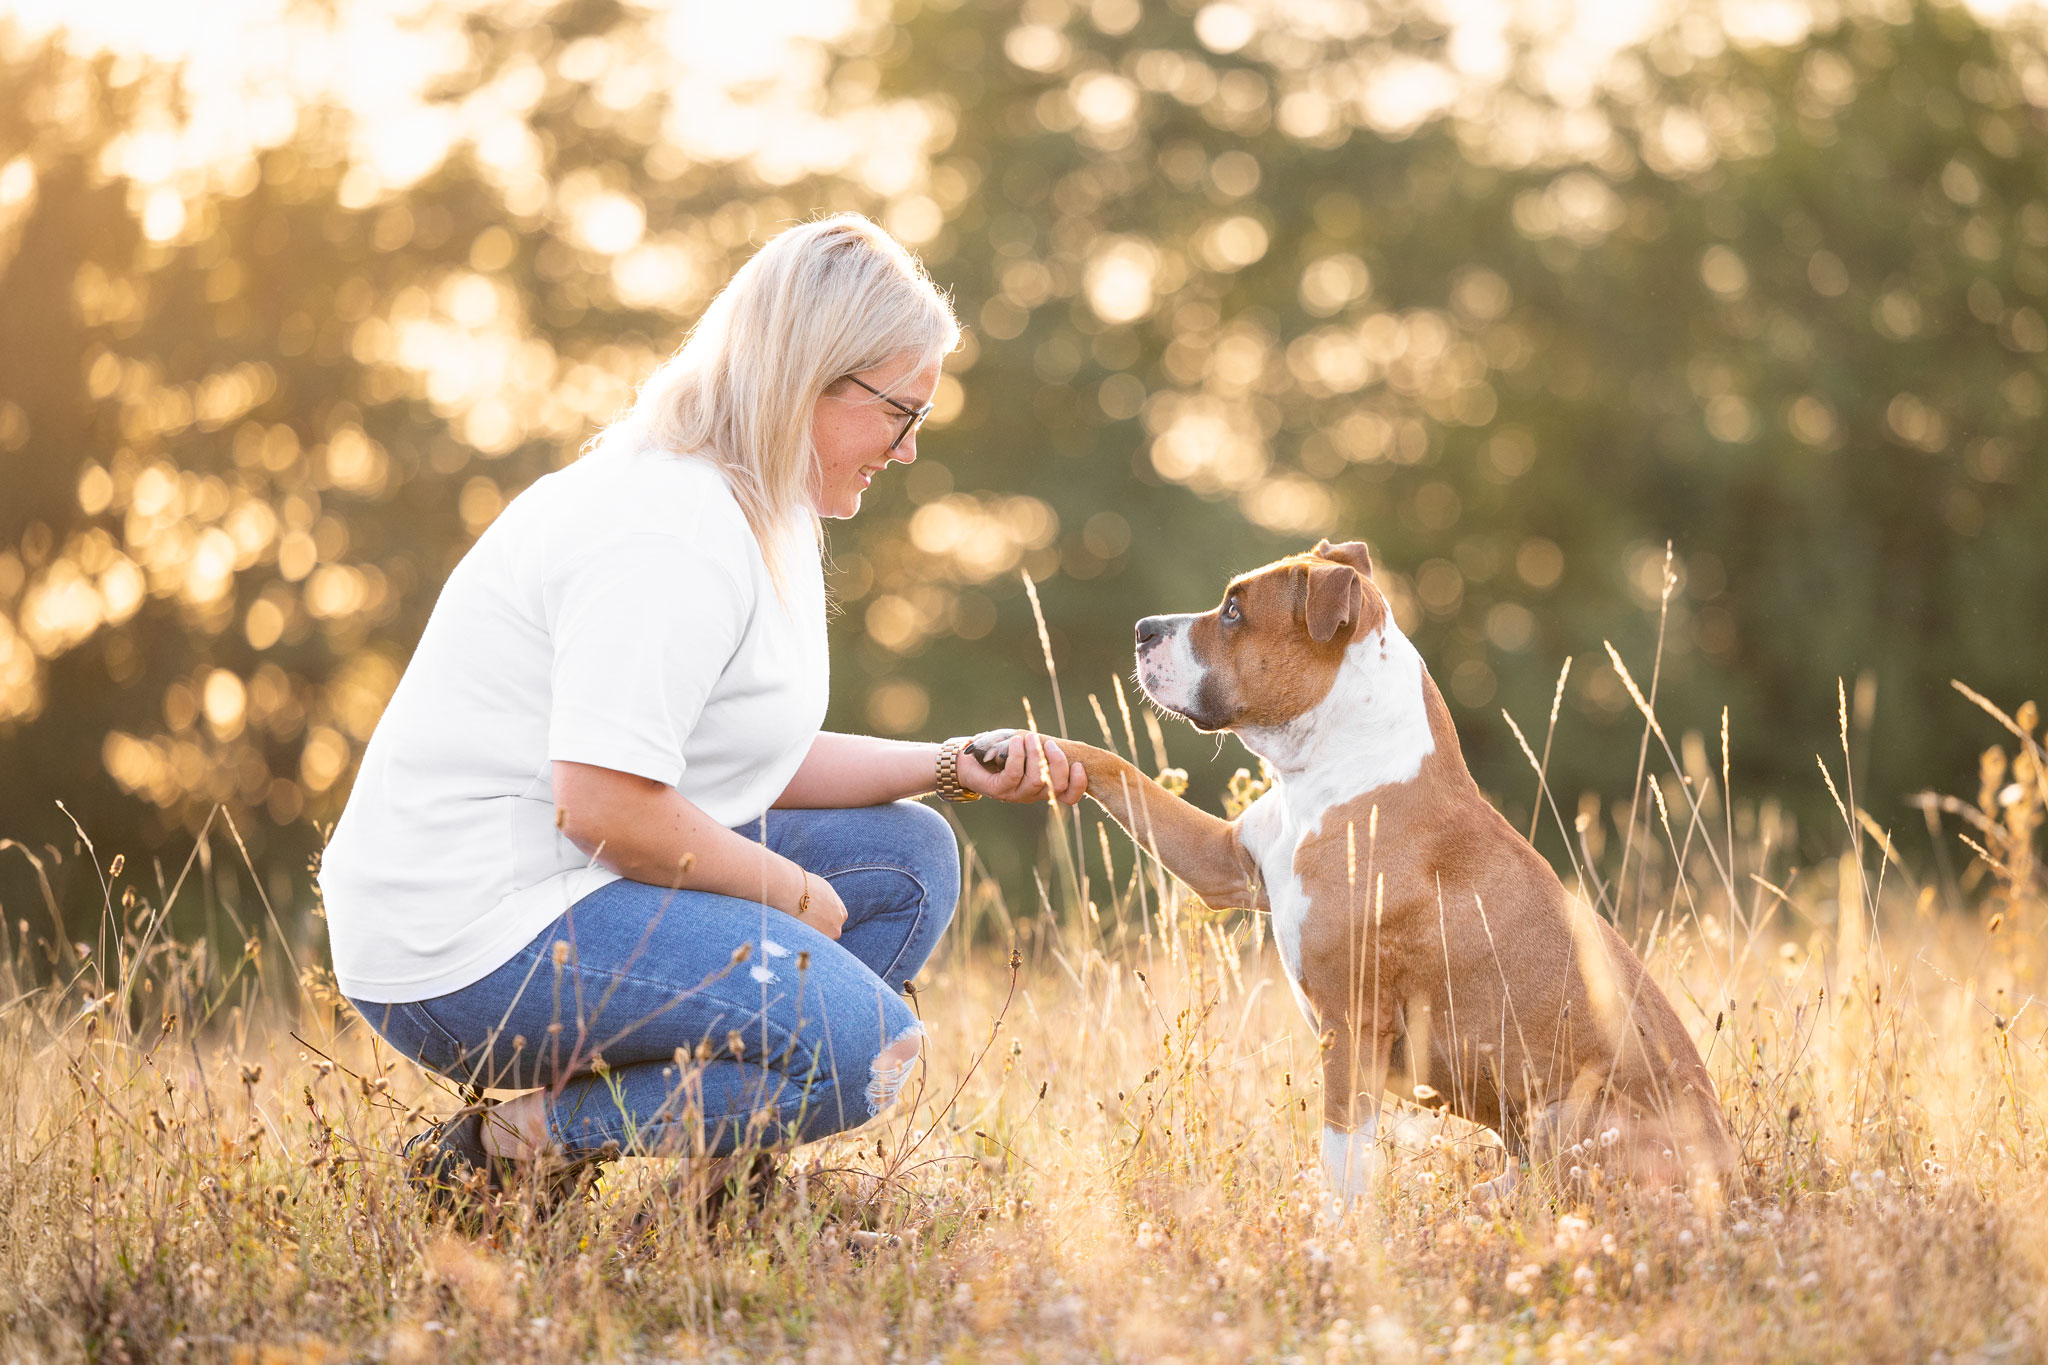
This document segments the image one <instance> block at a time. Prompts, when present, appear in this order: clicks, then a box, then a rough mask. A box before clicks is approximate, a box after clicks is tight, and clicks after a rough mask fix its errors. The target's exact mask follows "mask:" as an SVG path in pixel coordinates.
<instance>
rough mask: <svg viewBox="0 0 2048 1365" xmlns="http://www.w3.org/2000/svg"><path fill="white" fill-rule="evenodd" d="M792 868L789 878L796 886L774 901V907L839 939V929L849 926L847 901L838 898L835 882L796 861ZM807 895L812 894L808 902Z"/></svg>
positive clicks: (827, 936)
mask: <svg viewBox="0 0 2048 1365" xmlns="http://www.w3.org/2000/svg"><path fill="white" fill-rule="evenodd" d="M784 861H789V860H787V859H785V860H784ZM789 867H790V873H791V875H790V876H789V878H788V880H789V881H790V882H791V883H793V889H792V890H791V892H790V894H789V895H788V897H787V898H786V899H784V900H780V901H777V902H776V903H775V908H776V909H777V910H780V911H782V913H784V914H785V915H788V916H789V917H790V918H791V919H793V920H799V921H801V922H802V923H805V924H808V925H810V926H811V928H813V929H816V930H817V931H818V932H819V933H821V934H823V935H824V936H825V937H826V938H838V937H839V931H840V930H841V929H842V928H844V927H845V926H846V902H845V901H842V900H840V899H839V893H838V892H837V891H834V890H833V889H832V883H830V882H828V881H826V880H825V879H824V878H823V877H820V876H819V875H818V874H817V873H815V872H807V871H805V870H804V869H803V868H802V867H801V866H799V865H798V864H797V863H795V862H789ZM806 895H808V896H809V897H810V900H809V901H808V903H807V902H806V901H805V900H804V897H805V896H806Z"/></svg>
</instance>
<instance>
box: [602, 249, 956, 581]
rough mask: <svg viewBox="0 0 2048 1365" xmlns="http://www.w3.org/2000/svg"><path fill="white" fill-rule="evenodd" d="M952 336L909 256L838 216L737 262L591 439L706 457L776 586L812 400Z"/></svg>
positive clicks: (811, 480)
mask: <svg viewBox="0 0 2048 1365" xmlns="http://www.w3.org/2000/svg"><path fill="white" fill-rule="evenodd" d="M959 341H960V324H959V322H958V321H957V320H956V319H955V318H954V316H953V308H952V305H951V303H950V302H948V300H947V299H946V296H945V295H943V294H941V293H940V292H939V290H938V287H937V286H936V285H934V284H933V283H932V280H931V276H929V275H927V274H926V273H925V269H924V266H923V265H922V264H920V263H919V262H918V260H917V258H916V257H914V256H912V255H911V254H910V253H909V252H908V251H906V250H904V248H903V247H902V246H901V245H900V244H898V243H897V241H896V239H895V238H893V237H891V236H890V235H889V234H888V233H887V232H884V231H883V230H882V229H881V228H880V227H878V226H876V225H875V224H874V223H872V222H870V221H868V220H867V219H866V218H863V217H861V216H860V215H859V214H856V213H836V214H833V215H832V216H831V217H829V218H820V219H818V220H817V221H815V222H810V223H804V224H802V225H800V226H798V227H793V228H790V229H788V230H787V231H784V232H782V233H779V234H778V235H777V236H776V237H774V238H773V239H772V240H771V241H770V242H769V243H768V245H766V246H764V247H762V248H761V250H760V251H758V252H756V253H755V254H754V257H753V259H751V260H749V261H748V262H747V263H746V264H745V265H743V266H741V267H740V269H739V273H737V274H736V275H734V276H733V277H732V279H731V281H730V282H728V283H727V284H726V286H725V288H724V289H722V290H720V291H719V294H718V297H717V298H715V299H713V300H712V301H711V306H710V307H708V308H706V309H705V310H704V315H703V316H702V317H700V318H699V319H698V320H697V325H696V326H695V327H693V328H691V329H690V334H689V335H688V336H687V337H686V338H684V340H683V344H682V346H681V347H680V348H679V349H678V350H677V351H676V353H675V354H674V355H672V356H670V357H669V358H668V359H667V360H666V361H663V362H662V364H661V366H660V368H658V369H656V370H655V372H654V373H653V374H652V375H651V376H649V377H648V380H647V383H646V384H645V385H644V386H642V388H641V390H640V396H639V397H638V399H636V400H635V402H634V404H633V408H632V410H631V411H630V412H629V413H627V414H626V416H625V417H624V418H623V419H622V420H621V421H619V422H618V423H616V424H615V425H614V428H613V429H612V430H608V431H607V432H606V433H604V436H603V437H601V438H600V439H606V438H609V437H611V436H613V435H614V433H615V432H616V433H617V434H619V435H626V434H627V432H630V439H634V440H637V441H642V442H645V443H647V444H650V445H653V446H655V447H657V448H659V449H664V450H670V451H674V452H677V453H679V454H695V455H699V456H702V457H703V458H706V459H709V460H711V461H713V462H715V463H716V464H717V465H718V466H719V467H720V468H721V469H722V470H723V471H724V472H725V476H726V481H727V483H728V484H729V485H730V486H731V488H732V492H733V496H734V497H735V498H736V499H737V500H738V501H739V505H740V509H741V510H742V511H743V512H744V513H745V514H746V518H747V524H748V525H749V526H751V527H752V528H753V531H754V538H755V540H757V541H758V542H760V546H761V553H762V556H763V557H764V558H765V559H766V560H767V563H768V570H769V573H770V575H771V576H772V577H773V578H774V580H775V582H776V583H777V584H778V585H779V584H781V582H782V581H783V579H782V565H781V563H780V554H781V551H782V548H783V547H782V546H781V544H780V537H779V536H778V534H777V532H778V531H779V530H780V528H781V527H782V526H783V525H784V524H786V522H787V519H788V517H789V515H790V512H791V511H792V509H794V508H797V507H802V506H806V505H807V504H808V503H809V501H810V500H811V498H812V497H813V496H814V495H815V494H816V492H817V491H818V490H817V488H816V482H817V472H818V471H817V465H818V460H817V451H816V448H815V447H814V446H813V445H812V444H811V414H812V410H813V408H814V407H815V405H816V404H817V401H818V399H819V398H820V396H822V395H823V394H824V392H825V390H826V389H828V388H830V387H831V386H832V385H833V384H835V383H837V382H838V381H839V380H841V379H843V378H845V377H846V376H847V375H849V374H852V373H854V372H856V371H859V370H868V369H873V368H874V367H875V366H877V365H880V364H881V363H883V362H884V361H886V360H889V359H891V358H892V357H895V356H900V355H903V354H905V353H909V354H911V355H914V356H917V357H919V359H918V360H917V363H916V364H915V365H913V366H912V367H911V368H910V369H909V370H907V371H905V372H904V373H903V374H902V375H900V376H897V375H891V376H888V377H887V380H886V382H884V383H883V384H882V385H881V386H880V387H883V388H890V387H892V386H893V385H894V384H896V383H899V382H901V381H902V380H903V379H908V378H909V377H911V376H912V375H914V374H917V373H918V372H919V371H921V370H923V369H925V368H926V367H927V366H929V365H930V364H931V363H932V362H933V361H935V360H937V359H939V358H940V357H941V356H943V355H945V354H946V353H947V352H948V351H951V350H952V349H953V348H954V347H955V346H956V345H958V344H959ZM854 391H855V392H856V393H859V394H860V397H861V399H863V400H865V401H867V402H871V403H879V402H881V401H882V400H881V399H880V398H876V397H873V396H871V395H869V394H866V393H865V392H861V391H860V390H857V389H856V390H854ZM619 428H625V429H627V432H621V431H619V430H618V429H619ZM812 524H813V527H814V528H815V526H816V522H815V521H813V523H812Z"/></svg>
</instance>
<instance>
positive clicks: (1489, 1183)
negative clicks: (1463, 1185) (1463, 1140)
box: [1465, 1159, 1522, 1213]
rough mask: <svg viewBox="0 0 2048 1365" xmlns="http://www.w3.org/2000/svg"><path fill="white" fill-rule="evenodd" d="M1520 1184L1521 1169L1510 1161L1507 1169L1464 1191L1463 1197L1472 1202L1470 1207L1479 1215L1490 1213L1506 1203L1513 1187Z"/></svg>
mask: <svg viewBox="0 0 2048 1365" xmlns="http://www.w3.org/2000/svg"><path fill="white" fill-rule="evenodd" d="M1521 1183H1522V1169H1521V1167H1520V1166H1519V1165H1518V1164H1517V1163H1516V1162H1515V1161H1514V1160H1512V1159H1510V1160H1509V1162H1508V1168H1507V1169H1506V1170H1505V1171H1502V1172H1501V1173H1500V1174H1499V1175H1497V1176H1495V1177H1494V1178H1493V1179H1491V1180H1482V1181H1480V1182H1479V1183H1478V1184H1477V1185H1474V1186H1473V1187H1472V1188H1471V1189H1470V1190H1468V1191H1466V1195H1465V1197H1466V1198H1467V1199H1470V1200H1471V1201H1472V1207H1473V1208H1475V1209H1477V1210H1479V1211H1480V1212H1481V1213H1491V1212H1493V1211H1494V1210H1495V1209H1496V1208H1499V1207H1500V1206H1501V1205H1502V1204H1505V1203H1506V1202H1507V1201H1508V1196H1510V1195H1512V1194H1513V1193H1514V1192H1515V1187H1516V1186H1517V1185H1519V1184H1521Z"/></svg>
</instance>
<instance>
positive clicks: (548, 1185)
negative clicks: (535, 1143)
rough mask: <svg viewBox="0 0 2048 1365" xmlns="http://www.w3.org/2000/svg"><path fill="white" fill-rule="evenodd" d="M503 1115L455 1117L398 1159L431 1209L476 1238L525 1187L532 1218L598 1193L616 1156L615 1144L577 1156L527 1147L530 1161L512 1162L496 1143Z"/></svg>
mask: <svg viewBox="0 0 2048 1365" xmlns="http://www.w3.org/2000/svg"><path fill="white" fill-rule="evenodd" d="M500 1108H502V1106H498V1105H484V1104H473V1105H468V1106H466V1107H464V1108H462V1109H458V1110H456V1111H455V1113H453V1114H451V1115H450V1116H449V1117H448V1118H446V1119H443V1120H442V1121H441V1122H439V1123H435V1124H431V1125H429V1126H428V1127H426V1128H424V1129H422V1130H421V1131H419V1132H417V1133H415V1134H413V1135H412V1136H411V1137H410V1138H408V1139H407V1140H406V1143H405V1146H404V1147H403V1148H401V1149H400V1153H399V1155H400V1157H401V1158H402V1160H403V1161H404V1163H405V1173H406V1180H407V1182H408V1183H409V1184H411V1185H412V1187H413V1188H414V1189H416V1190H418V1191H419V1192H420V1193H421V1194H422V1195H423V1196H424V1197H425V1198H426V1200H427V1202H428V1207H429V1208H430V1209H431V1210H433V1211H434V1212H436V1213H444V1214H450V1215H453V1216H455V1217H456V1218H457V1220H458V1221H459V1222H461V1223H462V1224H464V1225H465V1226H467V1227H469V1228H471V1229H472V1230H477V1229H480V1228H481V1227H482V1225H483V1223H484V1222H485V1221H486V1218H487V1216H488V1215H489V1214H490V1213H492V1212H494V1211H496V1210H498V1209H499V1208H501V1207H502V1206H503V1204H504V1202H505V1198H506V1196H507V1195H508V1194H512V1193H514V1192H515V1190H516V1189H517V1187H518V1186H520V1185H521V1184H530V1185H531V1188H532V1191H533V1205H534V1212H535V1213H536V1214H537V1215H538V1216H540V1217H543V1218H545V1217H549V1216H551V1215H552V1214H554V1213H556V1212H557V1211H558V1210H559V1209H560V1208H561V1207H562V1206H563V1205H564V1204H565V1203H567V1202H569V1201H570V1200H571V1199H572V1198H573V1197H574V1196H576V1195H578V1194H580V1193H583V1192H585V1191H587V1190H588V1189H589V1188H590V1186H592V1185H594V1184H595V1183H596V1179H597V1174H598V1171H599V1169H600V1168H601V1167H602V1166H603V1165H604V1164H605V1163H607V1162H610V1161H612V1160H614V1159H616V1158H617V1157H618V1155H619V1148H618V1144H617V1143H609V1142H608V1143H606V1144H605V1145H604V1146H603V1147H601V1148H599V1149H597V1150H595V1151H591V1152H580V1153H577V1154H575V1155H565V1154H563V1153H560V1152H558V1151H555V1150H554V1149H552V1148H546V1147H543V1148H539V1149H535V1148H531V1147H528V1148H526V1149H525V1150H526V1152H527V1153H528V1155H527V1156H526V1157H525V1159H521V1158H520V1157H516V1156H513V1155H511V1154H510V1153H509V1152H507V1151H506V1150H504V1147H505V1143H504V1142H503V1140H502V1139H501V1140H500V1141H493V1138H497V1137H499V1135H500V1134H501V1132H503V1131H506V1125H504V1124H503V1123H501V1122H500V1121H499V1116H498V1112H497V1111H498V1110H499V1109H500ZM493 1148H497V1149H498V1150H492V1149H493Z"/></svg>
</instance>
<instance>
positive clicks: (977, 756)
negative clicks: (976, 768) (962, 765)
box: [967, 730, 1017, 773]
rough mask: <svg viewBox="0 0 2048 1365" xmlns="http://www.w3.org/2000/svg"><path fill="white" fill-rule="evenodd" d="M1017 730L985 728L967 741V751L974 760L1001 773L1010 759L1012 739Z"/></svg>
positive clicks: (992, 770) (990, 769)
mask: <svg viewBox="0 0 2048 1365" xmlns="http://www.w3.org/2000/svg"><path fill="white" fill-rule="evenodd" d="M1016 734H1017V731H1015V730H983V731H982V732H981V733H980V734H978V735H976V736H975V737H974V738H973V739H970V740H968V741H967V752H968V753H969V754H971V755H973V756H974V761H975V762H977V763H979V764H980V765H981V766H982V767H984V768H986V769H988V770H989V771H990V772H992V773H999V772H1001V771H1002V770H1003V765H1004V764H1005V763H1007V762H1009V759H1010V740H1011V738H1012V737H1013V736H1015V735H1016Z"/></svg>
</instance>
